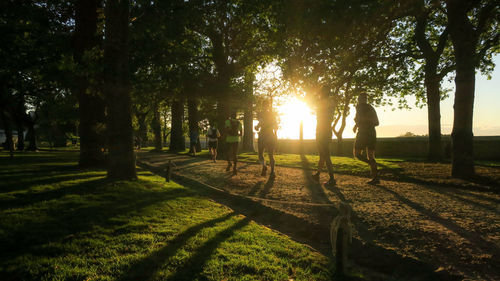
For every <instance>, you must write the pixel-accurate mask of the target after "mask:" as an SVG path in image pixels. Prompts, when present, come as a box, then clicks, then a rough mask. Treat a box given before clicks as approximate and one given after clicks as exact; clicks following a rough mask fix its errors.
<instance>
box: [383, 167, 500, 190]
mask: <svg viewBox="0 0 500 281" xmlns="http://www.w3.org/2000/svg"><path fill="white" fill-rule="evenodd" d="M377 165H378V166H381V167H383V168H385V169H386V170H387V171H388V172H389V173H390V174H391V176H392V177H391V176H389V177H387V176H381V178H382V179H387V180H394V179H396V180H397V181H402V182H407V183H416V184H422V185H434V186H443V187H454V188H457V189H465V190H474V191H487V192H493V193H495V194H500V183H498V182H497V181H495V180H492V179H490V178H488V177H484V176H479V175H477V176H476V177H474V178H472V179H468V180H467V181H469V182H471V183H475V184H477V185H475V186H466V185H461V184H456V183H450V182H439V181H435V180H432V179H421V178H416V177H413V176H410V175H407V174H404V173H402V171H403V170H402V169H390V168H389V167H388V166H387V165H385V164H382V163H377Z"/></svg>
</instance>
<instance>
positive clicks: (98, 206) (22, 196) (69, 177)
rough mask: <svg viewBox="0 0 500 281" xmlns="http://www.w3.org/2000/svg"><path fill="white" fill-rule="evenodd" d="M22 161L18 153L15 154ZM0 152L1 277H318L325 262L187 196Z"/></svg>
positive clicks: (51, 159) (164, 186)
mask: <svg viewBox="0 0 500 281" xmlns="http://www.w3.org/2000/svg"><path fill="white" fill-rule="evenodd" d="M20 155H22V156H20ZM76 156H77V155H76V154H75V153H69V152H57V153H56V152H51V153H24V154H17V155H16V157H15V158H14V159H8V158H7V157H6V154H5V153H0V167H1V170H0V210H1V212H0V279H1V280H20V279H23V280H68V279H69V280H148V279H151V280H160V279H162V280H163V279H167V280H197V279H200V280H207V279H208V280H255V279H260V280H288V279H289V278H293V279H295V280H328V279H329V278H330V273H329V268H330V264H329V262H328V260H327V258H326V257H324V256H322V255H320V254H318V253H316V252H314V251H312V250H311V249H309V248H308V247H306V246H303V245H301V244H298V243H296V242H293V241H291V240H290V239H288V238H287V237H285V236H283V235H280V234H277V233H275V232H274V231H272V230H270V229H267V228H265V227H262V226H259V225H257V224H255V223H254V222H252V221H250V220H248V219H247V218H245V217H243V216H241V215H238V214H236V213H233V212H232V211H231V210H230V209H228V208H227V207H225V206H222V205H219V204H217V203H215V202H213V201H211V200H209V199H207V198H205V197H203V196H201V195H200V194H199V193H197V192H196V191H194V190H191V189H189V188H186V187H183V186H180V185H178V184H175V183H165V182H164V180H163V179H162V178H160V177H157V176H154V175H152V174H150V173H148V172H144V171H142V172H140V177H139V180H137V181H133V182H109V181H107V180H106V179H105V177H104V176H105V172H103V171H100V170H86V171H81V170H78V169H76V160H77V159H76Z"/></svg>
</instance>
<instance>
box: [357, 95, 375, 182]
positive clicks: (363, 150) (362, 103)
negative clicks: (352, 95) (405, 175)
mask: <svg viewBox="0 0 500 281" xmlns="http://www.w3.org/2000/svg"><path fill="white" fill-rule="evenodd" d="M354 122H355V123H356V124H355V125H354V128H353V132H354V133H356V140H355V141H354V149H353V154H354V157H355V158H358V159H359V160H361V161H363V162H365V163H367V164H368V165H370V171H371V178H372V179H371V180H370V181H368V183H369V184H378V183H380V179H379V178H378V171H377V162H376V161H375V143H376V141H377V131H376V130H375V127H376V126H378V125H379V121H378V117H377V112H376V111H375V109H374V108H373V106H371V105H370V104H368V95H367V94H366V93H364V92H363V93H360V94H359V96H358V105H357V106H356V116H355V117H354Z"/></svg>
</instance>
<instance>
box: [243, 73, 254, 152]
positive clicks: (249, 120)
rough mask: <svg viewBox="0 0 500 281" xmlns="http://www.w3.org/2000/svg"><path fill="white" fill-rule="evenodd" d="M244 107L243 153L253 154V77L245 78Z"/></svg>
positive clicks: (249, 75) (251, 75)
mask: <svg viewBox="0 0 500 281" xmlns="http://www.w3.org/2000/svg"><path fill="white" fill-rule="evenodd" d="M246 78H247V79H246V80H247V81H245V82H246V84H247V88H246V105H245V107H244V108H245V109H244V112H243V151H246V152H254V148H253V137H254V134H253V81H254V78H255V77H254V75H253V74H248V75H247V77H246Z"/></svg>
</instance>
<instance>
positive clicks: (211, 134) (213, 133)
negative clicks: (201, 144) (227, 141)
mask: <svg viewBox="0 0 500 281" xmlns="http://www.w3.org/2000/svg"><path fill="white" fill-rule="evenodd" d="M207 138H208V150H209V151H210V159H211V160H213V161H214V163H215V162H217V147H218V146H219V138H220V132H219V130H218V129H217V128H216V127H215V126H214V125H213V124H210V127H209V128H208V130H207Z"/></svg>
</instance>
